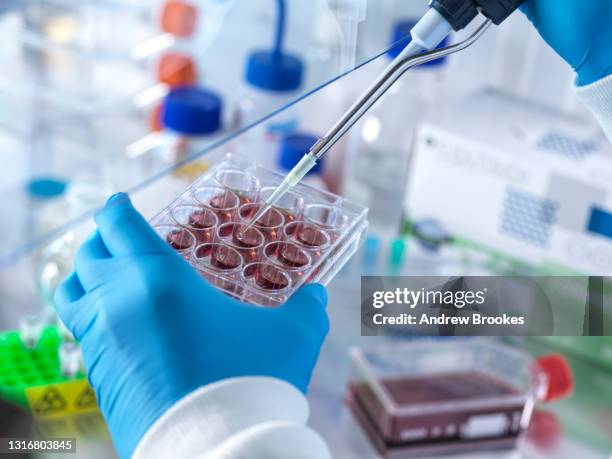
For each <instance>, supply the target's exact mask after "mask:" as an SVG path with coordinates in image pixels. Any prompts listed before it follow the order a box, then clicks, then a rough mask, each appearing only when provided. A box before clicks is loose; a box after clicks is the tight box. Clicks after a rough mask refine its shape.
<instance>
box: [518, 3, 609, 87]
mask: <svg viewBox="0 0 612 459" xmlns="http://www.w3.org/2000/svg"><path fill="white" fill-rule="evenodd" d="M521 10H522V11H523V12H524V13H525V14H526V15H527V17H528V18H529V20H530V21H531V22H532V23H533V24H534V25H535V27H536V28H537V29H538V31H539V32H540V35H542V37H543V38H544V40H546V42H547V43H548V44H549V45H550V46H552V48H553V49H554V50H555V51H557V53H559V54H560V55H561V57H563V59H565V60H566V61H567V62H568V63H569V64H570V65H571V66H572V67H573V68H574V70H575V71H576V73H577V74H578V84H580V85H587V84H591V83H594V82H595V81H598V80H600V79H602V78H605V77H607V76H608V75H612V1H611V0H527V1H526V2H525V3H524V4H523V5H522V6H521Z"/></svg>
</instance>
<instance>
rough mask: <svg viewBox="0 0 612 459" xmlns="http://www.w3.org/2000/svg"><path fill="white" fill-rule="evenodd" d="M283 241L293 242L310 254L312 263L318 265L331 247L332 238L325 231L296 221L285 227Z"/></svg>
mask: <svg viewBox="0 0 612 459" xmlns="http://www.w3.org/2000/svg"><path fill="white" fill-rule="evenodd" d="M283 240H285V241H288V242H293V243H294V244H296V245H297V246H298V247H300V248H301V249H303V250H305V251H306V252H308V254H309V255H310V258H311V260H312V263H316V261H317V260H318V259H319V258H321V255H323V254H324V253H325V252H326V251H327V250H329V248H330V246H331V237H330V236H329V234H328V233H327V232H326V231H325V230H323V229H321V228H320V227H318V226H317V225H313V224H311V223H306V222H303V221H295V222H291V223H289V224H288V225H285V228H284V230H283Z"/></svg>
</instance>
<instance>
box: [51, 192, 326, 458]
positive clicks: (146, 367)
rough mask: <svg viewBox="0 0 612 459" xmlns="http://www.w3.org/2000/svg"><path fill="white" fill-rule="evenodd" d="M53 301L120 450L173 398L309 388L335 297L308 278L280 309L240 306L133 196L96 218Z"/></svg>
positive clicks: (114, 201) (129, 447)
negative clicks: (270, 385) (223, 383)
mask: <svg viewBox="0 0 612 459" xmlns="http://www.w3.org/2000/svg"><path fill="white" fill-rule="evenodd" d="M95 221H96V223H97V225H98V230H97V231H96V232H95V233H94V234H93V235H92V236H91V237H90V238H89V239H88V240H87V241H86V242H85V243H84V244H83V246H82V247H81V249H80V250H79V252H78V253H77V255H76V257H75V260H74V263H75V273H73V274H72V275H70V276H69V277H68V279H66V281H65V282H64V283H63V284H62V285H61V286H60V288H59V289H58V291H57V293H56V296H55V303H56V307H57V310H58V313H59V315H60V317H61V319H62V321H63V322H64V323H65V324H66V325H67V326H68V328H69V329H70V330H71V331H72V332H73V334H74V336H75V337H76V338H77V339H78V340H79V341H80V342H81V346H82V349H83V357H84V360H85V365H86V367H87V369H88V376H89V381H90V383H91V385H92V387H93V388H94V390H95V391H96V395H97V397H98V403H99V405H100V409H101V411H102V414H103V415H104V417H105V418H106V421H107V423H108V426H109V429H110V432H111V435H112V437H113V441H114V443H115V446H116V448H117V451H118V453H119V455H120V457H122V458H124V459H126V458H128V457H130V455H131V454H132V452H133V451H134V448H135V447H136V445H137V444H138V441H139V440H140V438H141V437H142V435H143V434H144V433H145V432H146V430H147V429H148V428H149V427H150V426H151V425H152V424H153V423H154V422H155V420H156V419H158V418H159V417H160V416H161V415H162V414H163V413H164V412H165V411H166V410H167V409H168V408H169V407H170V406H171V405H173V404H174V403H175V402H176V401H178V400H179V399H181V398H182V397H183V396H185V395H187V394H188V393H190V392H192V391H193V390H195V389H197V388H199V387H200V386H203V385H205V384H208V383H211V382H214V381H218V380H221V379H224V378H229V377H233V376H248V375H260V376H272V377H276V378H280V379H283V380H285V381H288V382H289V383H291V384H293V385H295V386H296V387H298V388H299V389H300V390H302V391H306V388H307V386H308V382H309V380H310V376H311V373H312V370H313V367H314V365H315V363H316V361H317V357H318V354H319V349H320V347H321V344H322V343H323V340H324V338H325V335H326V333H327V330H328V327H329V325H328V319H327V314H326V311H325V304H326V302H327V295H326V291H325V289H324V288H323V287H322V286H321V285H315V284H312V285H308V286H306V287H304V288H302V289H301V290H299V291H298V292H296V293H295V294H294V295H293V296H292V297H291V299H290V300H289V301H288V302H287V303H286V304H285V305H283V306H280V307H278V308H262V307H257V306H252V305H248V304H244V303H240V302H239V301H237V300H234V299H231V298H230V297H228V296H226V295H224V294H223V293H221V292H219V291H218V290H216V289H215V288H213V287H212V286H210V285H209V284H208V283H206V282H205V281H204V280H203V279H202V278H201V277H200V276H199V275H198V273H197V272H196V271H194V270H193V269H192V268H191V267H190V266H189V265H188V264H187V262H185V261H184V260H183V259H182V258H181V257H180V256H179V255H177V254H176V253H175V252H174V251H173V250H172V249H171V248H170V247H169V246H168V245H167V244H166V243H165V242H164V241H163V240H162V239H160V238H159V237H158V235H157V234H156V233H155V232H154V231H153V229H152V228H151V227H150V226H149V224H148V223H147V222H146V221H145V220H144V218H143V217H142V216H141V215H140V214H139V213H138V212H137V211H136V210H135V209H134V208H133V207H132V204H131V202H130V200H129V198H128V196H127V195H126V194H122V193H121V194H117V195H115V196H113V197H111V199H109V201H108V203H107V204H106V207H105V208H104V209H103V210H102V211H100V212H99V213H98V214H97V215H96V216H95Z"/></svg>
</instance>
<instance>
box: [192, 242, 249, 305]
mask: <svg viewBox="0 0 612 459" xmlns="http://www.w3.org/2000/svg"><path fill="white" fill-rule="evenodd" d="M192 258H193V263H194V265H195V267H196V269H197V270H198V272H199V273H200V274H201V275H202V277H204V278H205V279H206V280H208V281H209V282H210V283H211V284H212V285H214V286H216V287H218V288H220V289H221V290H224V291H226V292H228V293H233V294H239V293H240V292H239V290H238V288H239V282H240V280H239V279H238V277H239V274H240V272H241V271H242V266H243V264H244V260H243V258H242V255H241V254H240V252H238V251H237V250H236V249H234V248H232V247H229V246H227V245H225V244H219V243H207V244H201V245H199V246H198V247H197V248H196V249H195V251H194V252H193V256H192Z"/></svg>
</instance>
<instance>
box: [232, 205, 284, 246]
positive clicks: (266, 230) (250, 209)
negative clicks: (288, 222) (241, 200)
mask: <svg viewBox="0 0 612 459" xmlns="http://www.w3.org/2000/svg"><path fill="white" fill-rule="evenodd" d="M261 206H262V204H260V203H250V204H244V205H242V206H240V209H238V215H239V217H240V221H242V223H244V224H248V223H250V222H251V220H252V219H253V217H254V216H255V214H256V213H257V211H258V210H259V209H260V208H261ZM284 225H285V217H283V214H282V213H280V212H279V211H278V210H277V209H275V208H273V207H272V208H270V209H268V210H267V211H266V212H265V213H264V214H263V215H262V216H261V217H260V218H259V219H258V220H257V221H256V222H255V223H254V224H253V227H255V228H257V229H258V230H259V231H261V232H262V234H263V235H264V237H265V238H266V242H272V241H277V240H278V239H280V237H281V233H282V231H283V226H284Z"/></svg>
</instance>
